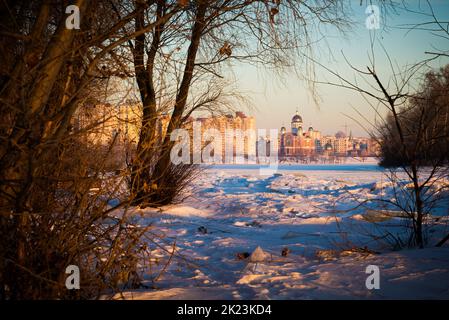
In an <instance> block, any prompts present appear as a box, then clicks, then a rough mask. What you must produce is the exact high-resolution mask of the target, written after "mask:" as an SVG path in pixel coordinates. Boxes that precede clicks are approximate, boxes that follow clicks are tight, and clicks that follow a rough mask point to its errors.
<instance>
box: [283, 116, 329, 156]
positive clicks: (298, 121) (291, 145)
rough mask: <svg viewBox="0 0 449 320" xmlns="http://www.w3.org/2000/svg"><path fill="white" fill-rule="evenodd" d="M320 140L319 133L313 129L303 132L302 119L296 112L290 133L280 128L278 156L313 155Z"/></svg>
mask: <svg viewBox="0 0 449 320" xmlns="http://www.w3.org/2000/svg"><path fill="white" fill-rule="evenodd" d="M320 138H321V133H320V132H319V131H316V130H314V129H313V127H311V126H310V127H309V128H308V129H307V130H304V128H303V122H302V117H301V116H300V115H299V113H298V112H296V114H295V115H294V116H293V118H292V121H291V131H290V132H288V131H287V129H286V128H285V127H282V128H281V135H280V141H279V156H280V157H283V158H289V157H305V156H310V155H313V154H314V153H315V150H316V148H317V147H318V146H319V143H320Z"/></svg>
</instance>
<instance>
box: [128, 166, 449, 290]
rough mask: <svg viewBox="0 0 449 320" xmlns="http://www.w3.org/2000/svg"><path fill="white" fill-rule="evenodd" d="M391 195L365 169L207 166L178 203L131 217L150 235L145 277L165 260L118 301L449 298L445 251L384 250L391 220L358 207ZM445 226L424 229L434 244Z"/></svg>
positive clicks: (440, 222)
mask: <svg viewBox="0 0 449 320" xmlns="http://www.w3.org/2000/svg"><path fill="white" fill-rule="evenodd" d="M391 190H392V188H391V183H389V181H388V180H387V179H386V177H385V175H384V174H383V172H382V171H380V170H379V169H378V167H377V166H376V165H375V164H374V163H359V164H357V163H352V164H342V165H315V166H313V165H312V166H311V165H308V166H303V165H296V164H286V165H282V166H280V167H279V168H278V171H277V172H276V173H275V174H273V175H269V176H262V175H260V172H259V170H258V167H257V166H255V165H247V166H245V165H235V166H232V165H228V166H216V167H212V168H210V169H208V170H207V171H206V172H205V174H204V175H202V176H201V178H200V179H198V181H197V182H196V185H195V186H194V189H193V191H192V195H191V197H190V198H188V199H187V200H186V201H185V202H183V203H182V204H179V205H175V206H168V207H163V208H160V209H159V210H156V209H142V210H140V209H136V210H135V214H136V217H138V218H139V223H140V224H149V223H151V224H152V225H153V226H154V232H155V234H157V235H158V237H156V238H157V240H156V243H157V245H158V246H159V247H158V246H156V244H151V243H150V246H153V248H154V251H153V259H152V261H151V263H152V268H153V269H152V273H151V274H152V275H153V276H154V275H157V274H158V272H157V270H161V269H164V266H165V263H166V262H167V259H168V257H167V252H169V253H170V252H173V248H175V251H174V252H175V254H174V256H173V257H172V259H171V260H170V264H169V265H168V267H167V268H166V270H165V272H163V273H162V275H161V276H160V277H159V278H158V281H156V282H155V283H154V285H153V283H152V282H151V276H150V275H149V276H148V279H147V280H148V281H147V284H148V285H149V286H152V288H151V289H142V290H135V291H128V292H126V293H125V298H128V299H348V298H351V299H365V298H373V299H397V298H412V299H431V298H436V299H449V247H448V246H445V247H442V248H433V247H429V248H427V249H423V250H406V249H404V250H401V251H392V248H394V240H393V238H394V237H390V236H385V235H386V234H387V233H386V230H388V232H389V234H390V235H394V236H396V237H397V236H400V235H401V234H402V232H403V230H404V228H403V227H402V226H401V225H402V222H401V219H399V218H396V217H392V216H391V215H392V211H391V208H383V207H380V206H379V204H376V203H367V204H365V203H364V201H365V200H369V199H378V198H388V197H391ZM448 201H449V200H448V199H445V200H444V202H443V203H442V204H441V205H440V208H439V209H438V210H437V212H438V214H441V213H443V214H444V213H445V212H446V213H447V210H448V207H449V205H448ZM380 210H382V211H380ZM379 212H381V213H384V214H380V213H379ZM393 215H394V212H393ZM447 222H448V220H447V218H446V217H439V218H438V219H436V220H434V221H433V222H432V224H433V227H432V228H430V229H429V234H430V235H431V236H432V237H434V238H435V239H437V238H438V237H441V236H442V235H443V234H444V233H445V232H448V228H447ZM379 236H383V237H384V238H383V239H380V240H379V239H377V240H374V238H375V237H379ZM431 241H433V240H432V239H431ZM257 247H260V248H261V249H262V250H260V249H258V250H256V248H257ZM164 250H166V251H167V252H164ZM255 250H256V252H255V253H254V251H255ZM368 265H376V266H378V267H379V270H380V289H374V290H368V289H367V288H366V285H365V281H366V278H367V277H368V276H369V274H366V272H365V271H366V267H367V266H368Z"/></svg>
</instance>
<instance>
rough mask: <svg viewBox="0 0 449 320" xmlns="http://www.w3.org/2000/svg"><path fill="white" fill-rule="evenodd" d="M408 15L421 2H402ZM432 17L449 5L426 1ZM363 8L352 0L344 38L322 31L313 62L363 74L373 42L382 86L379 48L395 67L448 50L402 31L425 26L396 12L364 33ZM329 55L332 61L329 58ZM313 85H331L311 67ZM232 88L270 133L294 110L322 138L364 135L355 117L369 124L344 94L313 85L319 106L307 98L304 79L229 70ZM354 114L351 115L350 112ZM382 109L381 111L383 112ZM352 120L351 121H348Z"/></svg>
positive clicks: (447, 12)
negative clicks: (233, 80) (245, 99)
mask: <svg viewBox="0 0 449 320" xmlns="http://www.w3.org/2000/svg"><path fill="white" fill-rule="evenodd" d="M406 3H407V6H408V8H409V9H410V10H413V11H418V12H424V13H429V12H430V11H429V7H428V4H427V2H426V1H422V0H421V1H419V0H411V1H406ZM431 3H432V8H433V10H434V12H435V14H436V16H437V17H438V18H439V19H441V21H443V20H444V21H449V1H445V0H436V1H431ZM365 9H366V5H362V6H360V1H359V0H354V3H353V10H354V17H353V20H354V21H355V23H354V25H353V26H352V28H351V29H350V31H349V32H347V33H346V34H345V35H342V34H340V33H339V32H337V31H336V30H326V33H325V40H324V41H322V42H320V43H319V44H318V45H317V46H316V47H315V48H314V51H315V54H314V59H316V60H318V61H319V63H320V64H322V65H325V66H326V67H328V68H332V70H337V71H338V72H339V73H340V74H341V75H342V76H343V77H345V78H347V79H350V80H352V79H354V76H355V72H354V71H353V70H352V69H351V67H350V66H349V65H348V64H347V62H346V61H345V58H344V57H346V59H347V60H348V61H349V62H350V63H351V64H352V65H353V66H355V67H358V68H360V69H365V70H366V66H368V65H370V63H369V58H368V56H369V53H370V52H371V49H370V47H371V40H370V39H373V38H374V39H375V50H374V55H375V58H376V71H377V73H378V74H379V75H380V76H381V78H382V79H383V80H384V81H388V79H389V77H390V76H391V73H392V72H391V69H390V68H389V63H388V59H387V58H386V55H385V53H384V50H383V49H382V46H383V47H384V48H386V49H387V51H388V54H389V56H390V58H391V60H392V61H393V63H394V64H395V65H397V66H398V67H399V68H401V67H404V66H407V65H410V64H413V63H416V62H418V61H422V60H424V59H426V58H429V55H428V54H425V51H434V50H435V47H436V48H439V49H442V50H448V49H449V40H448V39H443V38H441V37H438V36H436V35H433V34H432V33H431V32H430V31H419V30H415V31H411V32H408V31H409V30H406V29H405V27H406V25H409V24H416V23H419V22H424V21H429V19H430V18H429V17H426V16H424V15H422V14H416V13H413V12H407V11H405V10H399V11H397V12H396V13H393V12H390V13H389V14H388V15H386V16H381V20H380V29H377V30H369V29H368V28H366V25H365V20H366V18H367V17H368V15H367V14H365ZM329 52H332V53H333V54H332V55H333V57H331V55H329ZM447 63H449V58H440V59H437V60H434V61H433V62H432V63H431V66H432V67H433V68H437V67H440V66H443V65H444V64H447ZM315 71H316V80H317V81H323V82H326V81H334V80H335V78H333V77H332V75H331V74H329V73H328V71H326V70H324V69H323V68H321V67H319V66H318V65H316V66H315ZM234 73H235V75H236V79H237V80H236V81H237V83H236V85H237V87H238V88H239V90H241V91H243V92H245V93H247V94H248V95H249V98H250V100H251V105H252V107H250V108H245V107H242V108H241V109H243V110H245V111H246V113H247V114H249V115H252V116H255V118H256V125H257V127H258V128H264V129H271V128H280V127H281V126H286V127H287V128H288V129H289V128H290V121H291V118H292V116H293V115H294V114H295V112H296V111H297V110H298V112H299V113H300V115H301V116H302V118H303V122H304V126H305V127H307V128H308V127H309V126H310V125H312V126H313V127H314V128H315V129H316V130H319V131H321V132H322V134H325V135H327V134H335V133H336V132H337V131H340V130H341V131H343V132H344V131H345V130H347V132H348V133H349V131H352V133H353V135H354V136H367V133H366V129H365V128H363V127H362V126H364V127H369V124H367V123H366V121H365V120H363V118H362V117H361V116H360V115H359V113H361V114H363V116H364V117H366V118H367V119H369V120H370V121H373V122H374V120H375V112H374V111H373V110H372V107H371V106H370V105H369V104H368V103H367V102H366V101H365V100H364V98H363V97H362V96H361V95H360V94H359V93H356V92H353V91H350V90H348V89H344V88H340V87H334V86H329V85H326V84H318V85H317V87H316V90H317V91H316V92H317V94H318V96H319V100H320V101H319V103H316V102H315V101H314V99H313V96H312V94H311V91H310V89H309V88H308V86H307V83H306V82H305V81H304V80H301V79H300V78H298V76H297V75H294V74H293V73H292V74H290V75H287V76H285V77H284V78H283V80H282V81H281V80H280V79H277V78H276V77H275V76H274V75H273V74H270V73H269V72H268V71H265V70H263V69H262V68H256V67H253V66H249V65H237V66H234ZM356 110H357V111H356ZM384 111H385V110H383V111H382V110H381V112H384ZM351 118H354V119H356V121H354V120H353V119H351Z"/></svg>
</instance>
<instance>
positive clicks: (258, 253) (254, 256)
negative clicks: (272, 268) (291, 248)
mask: <svg viewBox="0 0 449 320" xmlns="http://www.w3.org/2000/svg"><path fill="white" fill-rule="evenodd" d="M268 258H269V254H268V253H266V252H265V251H263V250H262V248H261V247H260V246H258V247H257V248H256V250H254V251H253V253H251V256H250V257H249V261H250V262H253V263H256V262H262V261H265V260H267V259H268Z"/></svg>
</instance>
